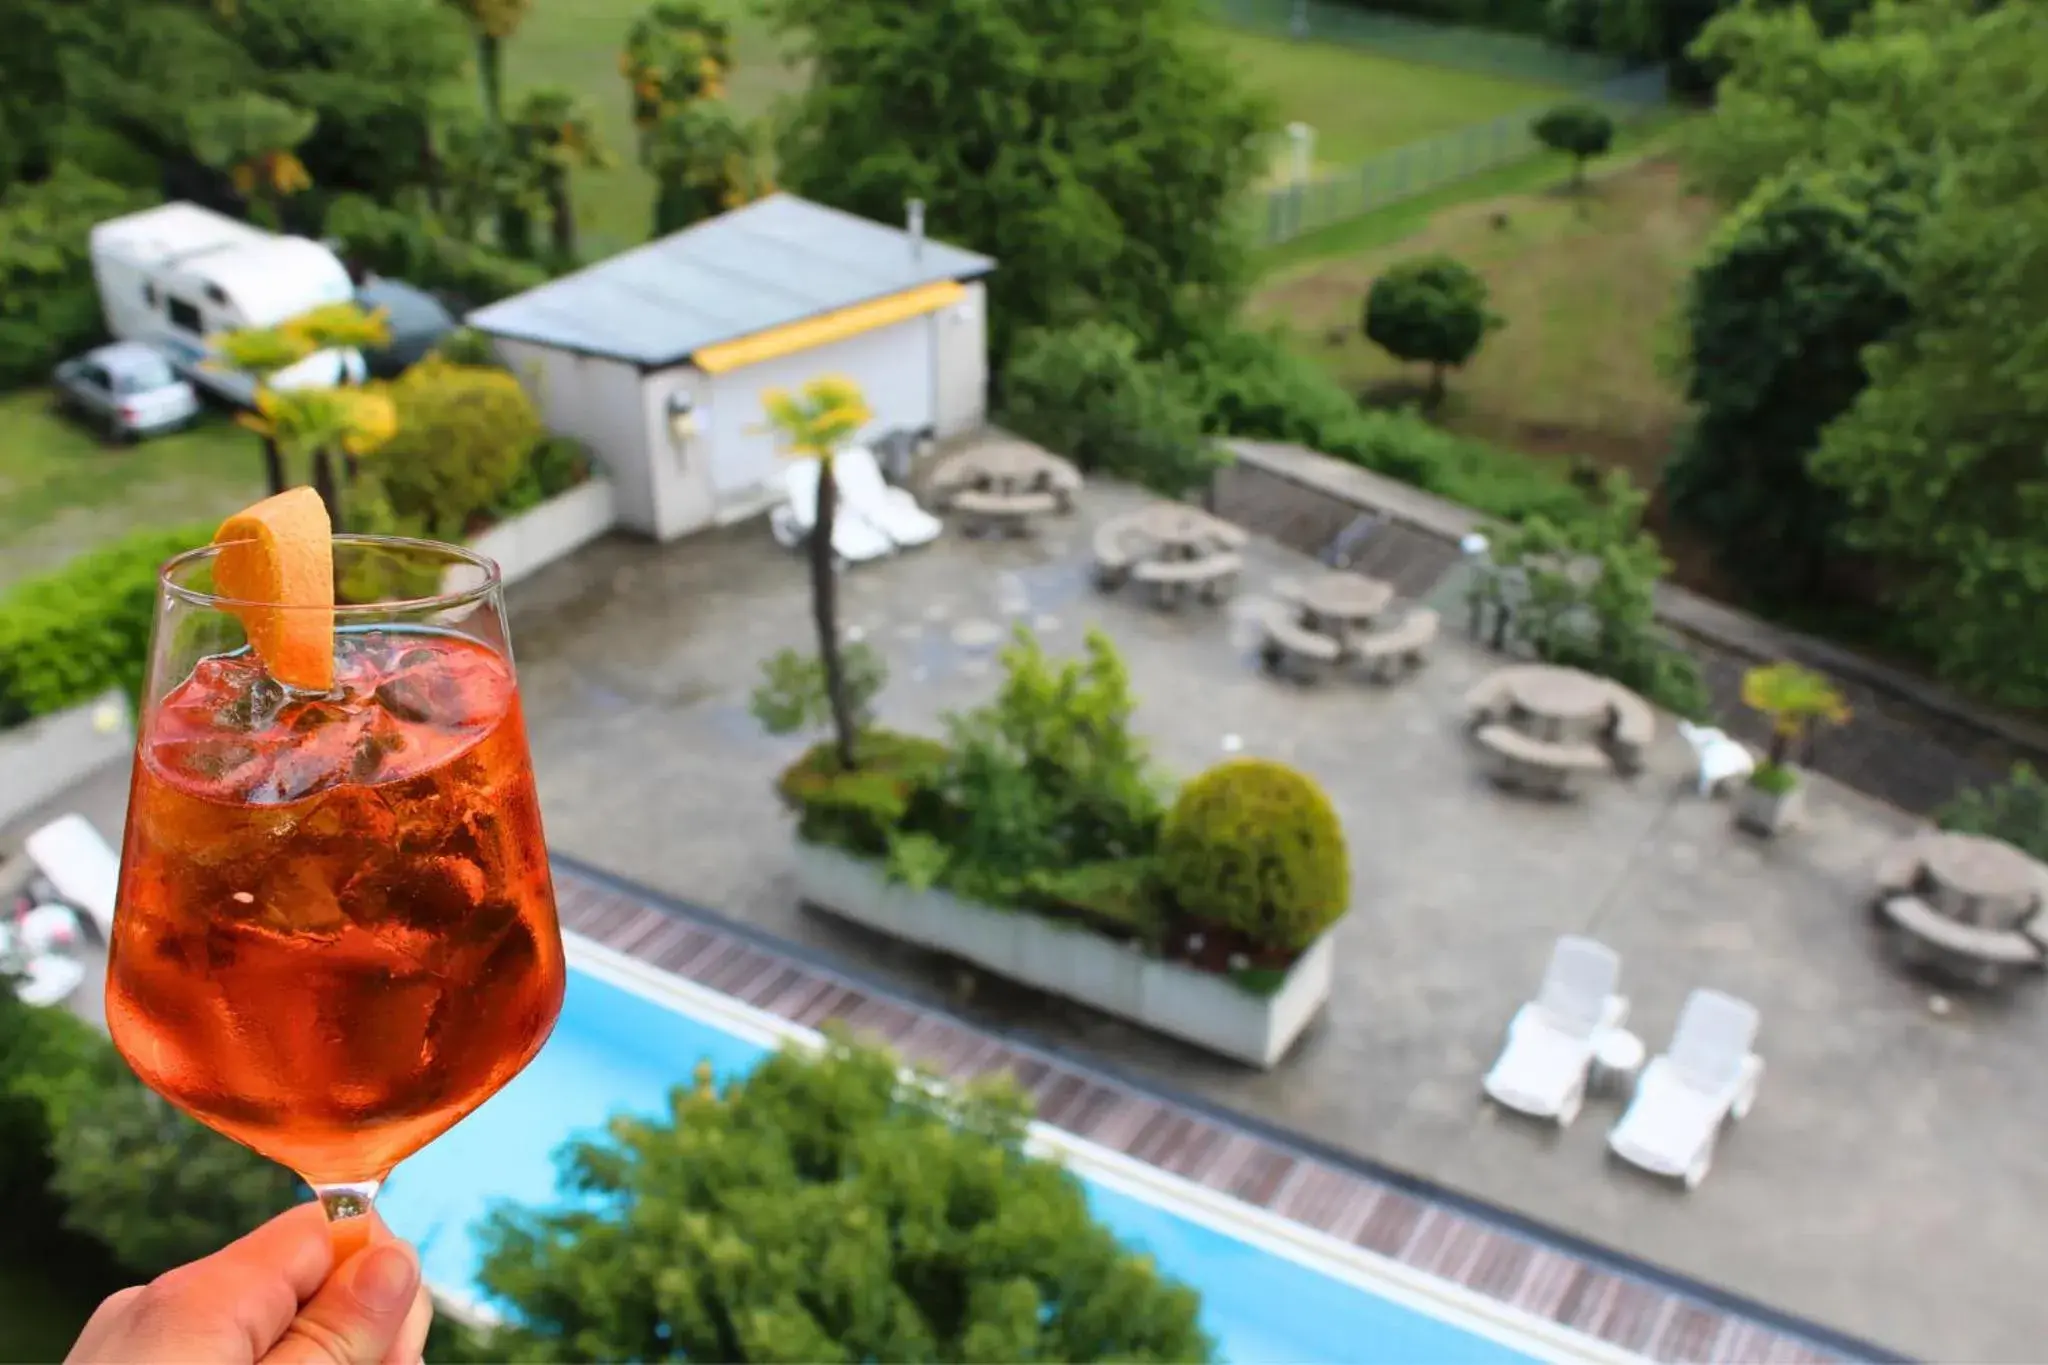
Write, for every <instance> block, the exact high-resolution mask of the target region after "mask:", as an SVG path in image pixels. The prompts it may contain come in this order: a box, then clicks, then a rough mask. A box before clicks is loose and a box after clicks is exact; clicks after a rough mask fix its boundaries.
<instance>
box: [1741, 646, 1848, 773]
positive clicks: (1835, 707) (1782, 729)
mask: <svg viewBox="0 0 2048 1365" xmlns="http://www.w3.org/2000/svg"><path fill="white" fill-rule="evenodd" d="M1742 704H1743V705H1744V706H1747V707H1749V708H1750V709H1751V710H1752V711H1758V712H1761V713H1762V714H1763V715H1765V716H1767V717H1768V718H1769V719H1770V722H1771V751H1770V755H1769V757H1768V758H1767V759H1766V760H1765V765H1766V766H1767V767H1768V768H1770V769H1772V770H1773V771H1782V770H1783V769H1784V767H1785V765H1786V764H1787V763H1789V762H1790V761H1791V759H1792V748H1793V746H1794V745H1795V744H1798V745H1800V746H1801V748H1802V749H1803V750H1810V749H1811V748H1812V735H1813V731H1814V729H1815V727H1817V726H1821V725H1840V724H1842V723H1843V722H1844V721H1846V720H1848V719H1849V706H1848V703H1846V702H1845V701H1843V700H1842V694H1841V692H1840V691H1838V690H1837V689H1836V687H1835V685H1834V684H1833V683H1831V682H1829V681H1828V680H1827V679H1826V678H1824V677H1822V676H1821V675H1820V674H1818V673H1816V672H1814V671H1813V670H1812V669H1810V668H1801V667H1800V666H1799V665H1798V664H1794V663H1776V664H1767V665H1763V666H1760V667H1757V668H1752V669H1750V670H1749V672H1747V673H1745V674H1743V675H1742ZM1802 741H1803V743H1802Z"/></svg>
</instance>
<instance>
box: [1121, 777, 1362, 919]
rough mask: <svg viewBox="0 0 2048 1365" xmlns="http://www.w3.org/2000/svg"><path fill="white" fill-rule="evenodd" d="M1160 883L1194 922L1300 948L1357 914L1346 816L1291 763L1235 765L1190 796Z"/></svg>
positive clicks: (1181, 804)
mask: <svg viewBox="0 0 2048 1365" xmlns="http://www.w3.org/2000/svg"><path fill="white" fill-rule="evenodd" d="M1159 857H1160V864H1161V869H1160V875H1161V878H1162V880H1163V881H1164V883H1165V885H1166V888H1167V890H1168V891H1169V892H1170V893H1171V894H1172V896H1173V898H1174V902H1175V904H1176V905H1178V906H1179V908H1180V909H1181V911H1182V912H1183V913H1185V914H1189V915H1194V916H1198V917H1200V918H1202V919H1205V920H1210V921H1212V922H1215V923H1217V924H1222V925H1227V926H1229V927H1230V928H1233V929H1236V930H1238V931H1239V932H1240V933H1243V934H1245V935H1246V936H1248V937H1250V938H1251V939H1253V940H1254V941H1255V942H1257V943H1259V944H1261V945H1263V946H1265V947H1270V948H1283V949H1289V950H1299V949H1302V948H1306V947H1308V945H1309V944H1311V943H1313V942H1315V940H1316V937H1317V936H1318V935H1320V934H1321V933H1322V932H1323V931H1324V930H1325V929H1327V928H1329V927H1330V926H1331V925H1332V924H1335V923H1336V922H1337V919H1338V918H1339V917H1340V916H1341V915H1343V913H1344V911H1345V910H1346V909H1347V908H1349V905H1350V898H1351V868H1350V860H1349V858H1348V857H1347V855H1346V853H1345V849H1344V830H1343V827H1342V826H1340V825H1339V824H1338V823H1337V812H1336V811H1334V810H1332V809H1331V808H1330V799H1329V798H1328V797H1327V796H1325V795H1323V790H1322V788H1320V787H1318V786H1317V785H1316V784H1315V783H1314V782H1313V781H1311V780H1310V779H1309V778H1307V777H1305V776H1303V775H1302V774H1300V773H1298V772H1296V771H1295V770H1294V769H1292V768H1290V767H1288V766H1286V765H1285V764H1283V763H1270V762H1267V761H1265V760H1264V759H1256V758H1246V759H1234V760H1232V761H1231V762H1228V763H1221V764H1218V765H1217V766H1216V767H1214V768H1211V769H1210V770H1209V771H1208V772H1206V773H1203V774H1202V775H1201V776H1200V777H1198V778H1196V779H1195V780H1194V781H1192V782H1190V783H1188V784H1187V785H1186V786H1185V787H1182V788H1181V791H1180V797H1179V799H1178V800H1176V801H1175V802H1174V804H1173V809H1172V810H1171V811H1169V812H1168V813H1167V816H1166V823H1165V824H1164V826H1162V828H1161V830H1160V837H1159Z"/></svg>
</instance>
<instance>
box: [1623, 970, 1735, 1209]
mask: <svg viewBox="0 0 2048 1365" xmlns="http://www.w3.org/2000/svg"><path fill="white" fill-rule="evenodd" d="M1758 1022H1759V1021H1758V1017H1757V1012H1756V1007H1755V1006H1754V1005H1751V1004H1749V1003H1747V1002H1746V1001H1742V1000H1737V999H1736V998H1735V997H1734V996H1731V995H1723V994H1722V993H1721V992H1719V991H1694V992H1693V993H1692V994H1691V995H1689V996H1687V997H1686V1001H1685V1008H1684V1009H1682V1010H1680V1011H1679V1014H1678V1027H1677V1028H1676V1029H1675V1030H1674V1031H1673V1032H1672V1035H1671V1046H1670V1048H1669V1049H1668V1050H1667V1051H1666V1052H1665V1053H1664V1054H1663V1055H1662V1056H1660V1057H1654V1058H1652V1059H1651V1061H1650V1064H1649V1066H1648V1067H1646V1068H1644V1070H1643V1076H1642V1079H1641V1080H1640V1081H1638V1082H1637V1083H1636V1094H1635V1098H1634V1099H1633V1100H1631V1101H1630V1102H1629V1106H1628V1109H1627V1111H1626V1112H1624V1113H1623V1114H1622V1116H1621V1121H1620V1122H1619V1123H1616V1124H1615V1125H1614V1131H1613V1132H1611V1133H1609V1134H1608V1135H1607V1146H1608V1148H1609V1149H1610V1150H1612V1151H1613V1152H1614V1154H1615V1155H1616V1156H1618V1157H1620V1158H1621V1159H1622V1160H1624V1161H1627V1162H1629V1163H1631V1164H1632V1165H1636V1166H1640V1167H1642V1168H1643V1169H1644V1170H1646V1171H1649V1172H1651V1173H1653V1174H1655V1175H1662V1176H1669V1177H1671V1178H1673V1179H1676V1180H1682V1181H1684V1182H1685V1187H1686V1188H1687V1189H1689V1190H1696V1189H1698V1188H1699V1186H1700V1182H1701V1181H1702V1180H1705V1179H1706V1178H1707V1171H1708V1169H1709V1168H1710V1167H1711V1166H1712V1165H1713V1161H1714V1142H1715V1139H1717V1138H1718V1137H1720V1135H1721V1126H1722V1124H1723V1123H1724V1122H1725V1121H1726V1120H1728V1119H1731V1118H1732V1119H1740V1118H1742V1117H1744V1116H1745V1115H1747V1114H1748V1113H1749V1110H1750V1106H1751V1105H1753V1104H1755V1103H1756V1090H1757V1085H1758V1083H1759V1082H1760V1081H1761V1080H1762V1079H1763V1071H1764V1064H1763V1059H1762V1058H1760V1057H1758V1056H1757V1055H1756V1053H1755V1052H1754V1051H1752V1050H1751V1049H1752V1047H1753V1046H1754V1044H1755V1042H1756V1033H1757V1025H1758Z"/></svg>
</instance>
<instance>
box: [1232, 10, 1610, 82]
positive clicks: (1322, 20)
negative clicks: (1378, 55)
mask: <svg viewBox="0 0 2048 1365" xmlns="http://www.w3.org/2000/svg"><path fill="white" fill-rule="evenodd" d="M1211 9H1212V12H1213V13H1214V14H1215V15H1216V17H1217V18H1218V19H1219V20H1221V21H1222V22H1223V23H1225V24H1228V25H1230V26H1231V27H1233V28H1242V29H1249V30H1251V31H1253V32H1258V33H1271V34H1276V35H1279V36H1283V37H1291V38H1305V39H1314V40H1316V41H1319V42H1326V43H1347V44H1350V45H1352V46H1355V47H1364V48H1371V49H1373V50H1375V51H1378V52H1383V53H1385V54H1386V55H1387V56H1389V57H1397V58H1399V59H1401V60H1403V61H1410V62H1429V63H1433V64H1435V65H1438V66H1450V67H1457V68H1459V69H1461V70H1465V71H1479V72H1484V73H1485V74H1487V75H1491V76H1506V77H1510V78H1512V79H1515V80H1525V81H1543V82H1546V83H1548V84H1551V85H1564V86H1573V87H1577V86H1585V85H1594V84H1598V83H1599V82H1602V81H1609V80H1613V79H1614V78H1615V77H1617V76H1621V75H1625V74H1627V72H1628V64H1627V63H1626V62H1624V61H1622V60H1621V59H1619V58H1617V57H1613V56H1609V55H1606V54H1604V53H1597V52H1575V51H1572V50H1571V49H1569V48H1562V47H1558V46H1556V45H1555V44H1553V43H1550V42H1546V41H1545V40H1544V39H1542V38H1539V37H1537V36H1535V35H1534V34H1527V33H1504V32H1501V31H1499V30H1497V29H1483V28H1462V27H1458V26H1455V25H1450V24H1433V23H1430V22H1429V21H1427V20H1425V19H1411V18H1408V17H1406V16H1404V15H1398V14H1382V13H1379V12H1378V11H1375V10H1368V9H1360V8H1358V7H1357V6H1355V5H1349V4H1340V3H1336V2H1335V0H1211Z"/></svg>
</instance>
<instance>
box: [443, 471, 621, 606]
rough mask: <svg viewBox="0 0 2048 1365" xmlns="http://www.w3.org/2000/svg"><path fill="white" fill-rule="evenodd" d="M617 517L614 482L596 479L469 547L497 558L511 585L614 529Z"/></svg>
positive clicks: (499, 526) (513, 519)
mask: <svg viewBox="0 0 2048 1365" xmlns="http://www.w3.org/2000/svg"><path fill="white" fill-rule="evenodd" d="M615 516H616V514H615V511H614V507H613V502H612V484H611V480H610V479H592V480H591V481H590V482H588V483H583V484H578V485H577V486H576V487H574V488H572V489H570V490H569V491H568V492H566V493H563V494H560V495H558V496H556V497H552V498H549V499H548V500H547V501H546V502H544V503H542V504H541V505H540V506H538V507H536V508H533V509H532V510H530V511H526V512H521V513H520V514H519V515H518V516H516V517H510V518H507V519H506V520H504V521H501V522H499V523H498V524H497V525H496V526H493V527H492V528H491V529H490V530H488V531H485V532H484V533H483V534H482V535H480V536H478V537H477V538H476V539H475V540H472V541H471V542H470V543H469V548H470V549H472V550H475V551H476V552H477V553H478V554H480V555H487V556H489V557H490V558H492V559H495V560H497V561H498V571H499V573H500V574H501V575H502V576H503V578H504V581H505V583H506V585H507V586H508V587H509V586H510V585H511V584H514V583H517V582H518V581H519V580H520V579H522V578H526V577H528V576H530V575H532V574H534V573H538V572H539V571H540V570H542V569H544V568H546V567H547V566H548V565H550V564H552V563H554V562H555V561H556V560H558V559H560V558H562V557H563V556H564V555H569V554H574V553H575V552H576V551H578V550H580V549H582V548H583V547H584V546H585V545H588V544H589V543H590V542H591V541H593V540H596V539H597V538H598V537H599V536H601V535H603V534H604V533H605V532H606V531H609V530H611V529H612V523H613V521H614V519H615Z"/></svg>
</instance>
